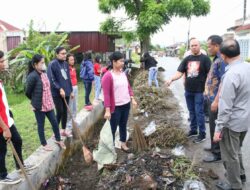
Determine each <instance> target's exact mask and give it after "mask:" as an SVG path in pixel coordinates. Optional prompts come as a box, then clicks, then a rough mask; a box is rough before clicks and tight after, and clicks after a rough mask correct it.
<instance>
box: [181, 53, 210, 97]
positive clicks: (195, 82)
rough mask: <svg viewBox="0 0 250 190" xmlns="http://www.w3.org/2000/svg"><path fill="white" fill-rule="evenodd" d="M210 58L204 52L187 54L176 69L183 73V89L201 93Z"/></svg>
mask: <svg viewBox="0 0 250 190" xmlns="http://www.w3.org/2000/svg"><path fill="white" fill-rule="evenodd" d="M210 66H211V60H210V59H209V57H208V56H206V55H204V54H200V55H196V56H195V55H189V56H187V57H186V58H185V59H183V61H182V62H181V64H180V65H179V67H178V71H179V72H181V73H185V75H186V80H185V90H186V91H188V92H194V93H203V92H204V89H205V83H206V79H207V74H208V72H209V70H210Z"/></svg>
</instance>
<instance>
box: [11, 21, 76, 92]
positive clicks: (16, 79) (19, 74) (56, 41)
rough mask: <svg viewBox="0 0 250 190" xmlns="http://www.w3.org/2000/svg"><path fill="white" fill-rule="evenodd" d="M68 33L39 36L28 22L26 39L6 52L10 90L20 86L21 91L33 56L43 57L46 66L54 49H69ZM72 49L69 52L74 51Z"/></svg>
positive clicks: (53, 54)
mask: <svg viewBox="0 0 250 190" xmlns="http://www.w3.org/2000/svg"><path fill="white" fill-rule="evenodd" d="M67 38H68V33H61V34H56V33H55V32H51V33H47V34H41V33H40V32H39V31H35V30H34V29H33V21H31V22H30V25H29V30H28V37H27V39H26V40H25V41H24V42H23V43H22V44H20V45H19V46H18V47H17V48H15V49H13V50H11V51H10V52H8V58H9V60H10V61H9V66H10V73H11V75H10V76H9V80H8V85H10V86H11V87H12V89H17V88H18V87H20V84H21V91H22V90H23V87H22V83H23V82H24V81H25V77H26V73H27V68H28V63H29V62H30V60H31V59H32V57H33V55H35V54H41V55H43V56H44V57H45V62H46V63H47V64H48V63H49V62H50V61H51V60H52V59H53V58H54V56H55V48H56V47H58V46H64V47H65V48H66V49H70V47H69V45H68V42H67ZM78 47H79V46H77V47H74V48H73V49H71V50H70V51H73V50H75V49H76V48H78Z"/></svg>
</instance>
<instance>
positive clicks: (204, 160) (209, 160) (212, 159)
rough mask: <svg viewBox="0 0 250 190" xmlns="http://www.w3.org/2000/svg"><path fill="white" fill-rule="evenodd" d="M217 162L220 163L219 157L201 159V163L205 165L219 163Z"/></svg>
mask: <svg viewBox="0 0 250 190" xmlns="http://www.w3.org/2000/svg"><path fill="white" fill-rule="evenodd" d="M219 161H221V157H220V156H216V155H212V156H207V157H205V158H204V159H203V162H206V163H213V162H219Z"/></svg>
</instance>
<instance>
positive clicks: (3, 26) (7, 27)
mask: <svg viewBox="0 0 250 190" xmlns="http://www.w3.org/2000/svg"><path fill="white" fill-rule="evenodd" d="M4 31H11V32H16V31H21V29H19V28H17V27H15V26H12V25H11V24H9V23H7V22H4V21H2V20H0V32H4Z"/></svg>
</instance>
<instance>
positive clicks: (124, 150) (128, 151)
mask: <svg viewBox="0 0 250 190" xmlns="http://www.w3.org/2000/svg"><path fill="white" fill-rule="evenodd" d="M121 150H122V151H123V152H126V153H131V151H130V149H129V148H128V147H127V149H124V148H123V147H122V146H121Z"/></svg>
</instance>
